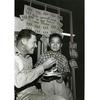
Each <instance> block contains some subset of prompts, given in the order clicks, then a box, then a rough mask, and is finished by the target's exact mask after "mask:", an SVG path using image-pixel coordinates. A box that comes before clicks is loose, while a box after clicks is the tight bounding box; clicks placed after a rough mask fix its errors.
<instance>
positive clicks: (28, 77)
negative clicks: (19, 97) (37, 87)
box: [15, 60, 44, 88]
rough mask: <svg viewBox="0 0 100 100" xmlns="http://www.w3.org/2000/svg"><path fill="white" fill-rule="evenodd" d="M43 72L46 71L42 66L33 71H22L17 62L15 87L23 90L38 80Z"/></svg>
mask: <svg viewBox="0 0 100 100" xmlns="http://www.w3.org/2000/svg"><path fill="white" fill-rule="evenodd" d="M43 72H44V69H43V66H41V65H40V66H38V67H37V68H34V69H31V70H24V69H22V70H20V64H19V63H18V61H16V60H15V86H16V87H17V88H21V87H23V86H24V85H26V84H28V83H30V82H32V81H34V80H35V79H37V78H38V77H39V76H40V75H41V74H42V73H43Z"/></svg>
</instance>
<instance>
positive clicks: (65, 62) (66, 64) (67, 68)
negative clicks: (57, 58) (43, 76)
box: [62, 57, 70, 79]
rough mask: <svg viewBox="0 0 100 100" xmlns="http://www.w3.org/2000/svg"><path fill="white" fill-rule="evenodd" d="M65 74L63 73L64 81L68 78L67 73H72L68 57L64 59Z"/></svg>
mask: <svg viewBox="0 0 100 100" xmlns="http://www.w3.org/2000/svg"><path fill="white" fill-rule="evenodd" d="M63 61H64V62H63V72H62V77H63V79H64V78H65V77H66V76H67V73H68V72H70V69H69V65H68V60H67V58H66V57H63Z"/></svg>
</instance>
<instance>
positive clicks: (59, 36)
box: [49, 33, 63, 43]
mask: <svg viewBox="0 0 100 100" xmlns="http://www.w3.org/2000/svg"><path fill="white" fill-rule="evenodd" d="M53 37H58V38H59V39H60V42H61V43H62V42H63V39H62V36H61V35H60V34H58V33H53V34H51V35H50V37H49V43H50V42H51V40H52V38H53Z"/></svg>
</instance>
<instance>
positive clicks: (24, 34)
mask: <svg viewBox="0 0 100 100" xmlns="http://www.w3.org/2000/svg"><path fill="white" fill-rule="evenodd" d="M31 35H35V36H36V37H37V36H38V34H36V33H35V32H34V31H32V30H29V29H22V30H21V31H20V32H19V33H18V36H17V38H16V42H17V44H18V42H19V41H20V40H21V39H22V38H26V39H30V38H31Z"/></svg>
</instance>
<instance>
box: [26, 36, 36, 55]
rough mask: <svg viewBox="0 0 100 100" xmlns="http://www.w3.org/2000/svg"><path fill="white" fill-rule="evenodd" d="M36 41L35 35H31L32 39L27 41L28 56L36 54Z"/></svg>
mask: <svg viewBox="0 0 100 100" xmlns="http://www.w3.org/2000/svg"><path fill="white" fill-rule="evenodd" d="M36 41H37V40H36V36H35V35H31V38H30V39H27V41H26V44H25V49H26V51H27V53H28V54H32V53H33V52H34V49H35V47H37V44H36Z"/></svg>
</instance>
